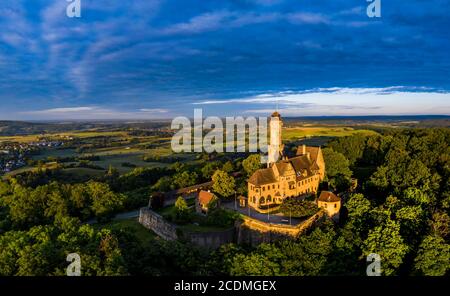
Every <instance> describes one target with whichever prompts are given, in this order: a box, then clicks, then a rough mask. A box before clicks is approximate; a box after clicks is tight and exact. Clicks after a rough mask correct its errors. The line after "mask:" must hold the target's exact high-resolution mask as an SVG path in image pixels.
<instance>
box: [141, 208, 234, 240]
mask: <svg viewBox="0 0 450 296" xmlns="http://www.w3.org/2000/svg"><path fill="white" fill-rule="evenodd" d="M139 223H141V224H142V225H143V226H144V227H146V228H148V229H150V230H152V231H153V232H155V233H156V234H157V235H158V236H160V237H161V238H163V239H165V240H177V239H182V240H186V241H189V242H190V243H193V244H195V245H197V246H200V247H203V248H209V249H216V248H218V247H220V246H221V245H224V244H227V243H231V242H234V241H235V228H234V227H231V228H230V229H226V230H222V231H208V232H182V231H180V230H179V229H178V227H177V226H176V225H175V224H172V223H170V222H168V221H166V220H165V219H164V217H162V216H161V215H159V214H158V213H156V212H154V211H152V210H150V209H149V208H141V210H140V213H139Z"/></svg>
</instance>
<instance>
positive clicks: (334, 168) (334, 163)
mask: <svg viewBox="0 0 450 296" xmlns="http://www.w3.org/2000/svg"><path fill="white" fill-rule="evenodd" d="M323 158H324V160H325V163H326V166H327V169H326V180H327V181H328V183H329V185H330V186H331V187H332V188H334V189H338V190H345V189H348V188H349V187H350V178H351V176H352V171H351V170H350V162H349V161H348V159H347V158H345V156H344V155H343V154H341V153H339V152H335V151H334V150H333V149H332V148H324V149H323Z"/></svg>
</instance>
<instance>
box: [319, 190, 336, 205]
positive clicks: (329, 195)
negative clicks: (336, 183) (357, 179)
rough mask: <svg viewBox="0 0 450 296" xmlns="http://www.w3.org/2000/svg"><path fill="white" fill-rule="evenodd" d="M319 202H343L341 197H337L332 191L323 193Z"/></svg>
mask: <svg viewBox="0 0 450 296" xmlns="http://www.w3.org/2000/svg"><path fill="white" fill-rule="evenodd" d="M319 201H323V202H338V201H341V199H340V198H339V197H337V196H336V194H334V193H333V192H330V191H322V192H321V193H320V196H319Z"/></svg>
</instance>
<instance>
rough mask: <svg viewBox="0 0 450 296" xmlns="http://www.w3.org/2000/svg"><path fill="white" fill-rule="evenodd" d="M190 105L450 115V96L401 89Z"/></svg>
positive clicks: (283, 95) (318, 112)
mask: <svg viewBox="0 0 450 296" xmlns="http://www.w3.org/2000/svg"><path fill="white" fill-rule="evenodd" d="M192 104H194V105H205V106H208V105H216V104H221V105H223V104H233V105H244V106H246V107H247V106H251V105H253V106H267V107H268V108H250V109H247V110H246V111H244V113H268V112H270V110H273V109H274V108H275V106H276V105H278V106H279V107H280V110H281V111H283V113H285V114H289V115H305V114H310V115H327V114H333V115H336V114H342V115H344V114H353V115H355V114H359V115H366V114H367V115H368V114H418V113H423V114H450V92H446V91H440V90H436V89H431V88H427V87H404V86H392V87H384V88H349V87H332V88H316V89H309V90H303V91H285V92H276V93H266V94H259V95H256V96H251V97H244V98H233V99H224V100H205V101H202V102H194V103H192ZM418 110H420V111H418Z"/></svg>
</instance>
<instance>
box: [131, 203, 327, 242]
mask: <svg viewBox="0 0 450 296" xmlns="http://www.w3.org/2000/svg"><path fill="white" fill-rule="evenodd" d="M326 217H327V216H326V213H325V211H324V210H320V211H319V212H318V213H316V214H315V215H313V216H311V217H310V218H309V219H307V220H305V221H303V222H302V223H300V224H298V225H294V226H291V225H283V224H272V223H265V222H262V221H259V220H256V219H253V218H250V217H246V216H245V217H244V218H243V220H242V221H238V222H236V224H235V227H232V228H230V229H227V230H223V231H209V232H182V231H180V230H179V229H178V228H177V226H176V225H174V224H172V223H170V222H168V221H166V220H165V219H164V218H163V217H162V216H161V215H159V214H157V213H155V212H153V211H152V210H150V209H149V208H142V209H141V210H140V215H139V223H141V224H142V225H143V226H144V227H146V228H148V229H150V230H152V231H153V232H155V233H156V234H157V235H159V236H160V237H161V238H163V239H165V240H177V239H182V240H186V241H189V242H191V243H192V244H195V245H197V246H200V247H203V248H210V249H216V248H218V247H220V246H221V245H224V244H227V243H232V242H236V243H238V244H250V245H253V246H255V245H259V244H261V243H268V242H273V241H276V240H280V239H286V238H296V237H298V236H299V235H301V234H302V233H304V232H305V231H307V230H308V229H310V228H311V227H313V226H315V225H316V224H317V223H320V221H322V220H323V219H326Z"/></svg>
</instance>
